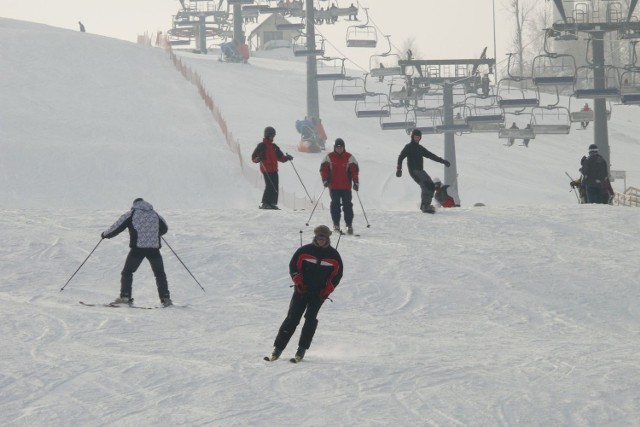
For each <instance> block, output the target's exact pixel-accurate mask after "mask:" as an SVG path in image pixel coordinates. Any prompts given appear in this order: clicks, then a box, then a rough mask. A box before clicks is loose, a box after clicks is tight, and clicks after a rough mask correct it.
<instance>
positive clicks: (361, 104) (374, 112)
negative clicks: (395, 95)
mask: <svg viewBox="0 0 640 427" xmlns="http://www.w3.org/2000/svg"><path fill="white" fill-rule="evenodd" d="M355 111H356V117H358V118H359V119H363V118H380V117H389V116H390V115H391V110H390V107H389V97H388V96H387V95H386V94H384V93H367V94H366V96H365V98H364V99H359V100H356V106H355Z"/></svg>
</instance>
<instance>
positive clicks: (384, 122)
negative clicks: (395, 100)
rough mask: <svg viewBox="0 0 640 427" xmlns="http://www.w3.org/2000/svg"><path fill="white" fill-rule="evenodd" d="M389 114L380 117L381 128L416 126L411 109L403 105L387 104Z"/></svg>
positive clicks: (409, 127) (399, 128)
mask: <svg viewBox="0 0 640 427" xmlns="http://www.w3.org/2000/svg"><path fill="white" fill-rule="evenodd" d="M387 108H388V109H389V115H387V116H384V117H380V128H381V129H382V130H404V131H406V130H407V129H413V128H415V127H416V119H415V117H413V115H412V111H411V110H407V109H406V108H404V107H393V106H392V105H391V104H389V105H387Z"/></svg>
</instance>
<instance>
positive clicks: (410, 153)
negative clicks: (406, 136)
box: [396, 129, 451, 213]
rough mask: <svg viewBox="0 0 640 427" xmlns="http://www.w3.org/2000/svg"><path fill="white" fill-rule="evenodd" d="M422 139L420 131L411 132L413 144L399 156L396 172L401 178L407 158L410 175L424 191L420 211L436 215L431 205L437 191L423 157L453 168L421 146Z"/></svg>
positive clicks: (408, 145) (410, 143) (407, 146)
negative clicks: (426, 169) (404, 161)
mask: <svg viewBox="0 0 640 427" xmlns="http://www.w3.org/2000/svg"><path fill="white" fill-rule="evenodd" d="M421 139H422V131H420V129H414V130H413V131H412V132H411V142H409V143H408V144H407V145H405V146H404V148H403V149H402V151H401V152H400V155H399V156H398V168H397V170H396V176H397V177H398V178H400V177H401V176H402V162H403V160H404V159H405V157H406V158H407V169H409V175H410V176H411V178H413V180H414V181H415V182H416V183H418V185H419V186H420V188H421V189H422V194H421V204H420V210H421V211H422V212H426V213H435V208H434V207H433V206H432V205H431V200H433V193H434V191H435V185H434V184H433V181H432V180H431V177H430V176H429V174H427V172H425V171H424V165H423V160H422V158H423V157H426V158H427V159H431V160H433V161H434V162H439V163H442V164H443V165H445V166H446V167H449V166H451V163H449V161H448V160H444V159H442V158H440V157H438V156H436V155H435V154H433V153H432V152H431V151H429V150H427V149H426V148H424V147H423V146H422V145H420V140H421Z"/></svg>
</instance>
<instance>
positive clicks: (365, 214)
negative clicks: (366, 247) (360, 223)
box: [356, 191, 371, 228]
mask: <svg viewBox="0 0 640 427" xmlns="http://www.w3.org/2000/svg"><path fill="white" fill-rule="evenodd" d="M356 196H358V201H359V202H360V207H361V208H362V215H364V220H365V221H367V228H370V227H371V224H369V220H368V219H367V213H366V212H365V211H364V206H362V200H360V193H358V192H357V191H356Z"/></svg>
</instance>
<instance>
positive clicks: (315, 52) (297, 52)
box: [292, 34, 324, 56]
mask: <svg viewBox="0 0 640 427" xmlns="http://www.w3.org/2000/svg"><path fill="white" fill-rule="evenodd" d="M307 40H308V36H307V35H306V34H300V35H298V36H296V37H294V39H293V45H292V47H293V55H294V56H323V55H324V38H322V37H321V36H319V35H316V37H315V41H314V46H315V48H313V49H309V47H308V46H307Z"/></svg>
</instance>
